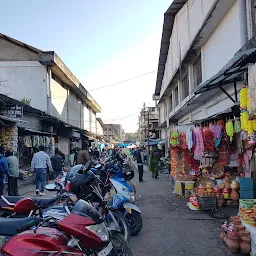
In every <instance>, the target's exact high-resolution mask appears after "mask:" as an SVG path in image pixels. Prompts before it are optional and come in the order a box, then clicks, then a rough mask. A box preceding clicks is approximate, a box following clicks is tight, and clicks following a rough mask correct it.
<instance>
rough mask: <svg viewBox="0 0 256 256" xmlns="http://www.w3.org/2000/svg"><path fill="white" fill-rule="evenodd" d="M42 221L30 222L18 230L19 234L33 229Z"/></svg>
mask: <svg viewBox="0 0 256 256" xmlns="http://www.w3.org/2000/svg"><path fill="white" fill-rule="evenodd" d="M39 222H40V221H39V220H37V219H34V220H31V221H30V222H28V223H27V224H25V225H23V226H21V227H19V228H17V233H21V232H23V231H25V230H28V229H30V228H32V227H33V226H36V225H37V224H38V223H39Z"/></svg>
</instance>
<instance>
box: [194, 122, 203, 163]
mask: <svg viewBox="0 0 256 256" xmlns="http://www.w3.org/2000/svg"><path fill="white" fill-rule="evenodd" d="M194 135H195V139H196V144H195V153H194V158H195V159H197V160H199V159H200V158H201V157H202V156H203V154H204V142H203V136H202V128H200V127H196V128H195V129H194Z"/></svg>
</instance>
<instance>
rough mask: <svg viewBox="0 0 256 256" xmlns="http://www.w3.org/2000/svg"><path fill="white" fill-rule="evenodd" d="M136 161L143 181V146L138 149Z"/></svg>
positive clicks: (140, 178)
mask: <svg viewBox="0 0 256 256" xmlns="http://www.w3.org/2000/svg"><path fill="white" fill-rule="evenodd" d="M135 157H136V161H137V166H138V171H139V182H143V161H144V153H143V149H142V147H140V148H139V149H137V150H136V156H135Z"/></svg>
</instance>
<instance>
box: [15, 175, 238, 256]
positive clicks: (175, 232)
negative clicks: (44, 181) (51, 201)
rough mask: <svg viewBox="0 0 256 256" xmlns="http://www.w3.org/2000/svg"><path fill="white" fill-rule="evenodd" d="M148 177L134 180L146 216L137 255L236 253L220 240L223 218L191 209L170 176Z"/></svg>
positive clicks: (30, 192)
mask: <svg viewBox="0 0 256 256" xmlns="http://www.w3.org/2000/svg"><path fill="white" fill-rule="evenodd" d="M144 180H145V182H144V183H139V182H138V178H137V177H135V178H134V179H133V183H134V184H135V185H136V189H137V197H138V202H137V204H138V206H139V208H140V209H141V211H142V217H143V228H142V230H141V232H140V234H139V235H138V236H136V237H132V239H131V246H132V249H133V252H134V256H187V255H189V256H229V255H233V254H232V253H231V252H230V251H229V250H228V249H227V248H226V246H225V245H223V243H222V242H220V241H219V239H218V238H219V234H220V231H219V230H218V228H219V227H220V226H221V223H222V220H217V219H216V218H211V217H210V216H209V215H208V214H205V213H203V212H194V211H191V210H190V209H189V208H188V207H187V206H186V203H187V200H186V199H182V198H177V197H175V195H174V194H173V192H172V188H171V183H170V182H169V180H168V175H166V174H162V175H160V178H159V179H153V178H152V177H151V176H150V173H149V172H148V171H146V172H145V174H144ZM20 193H21V194H23V195H26V196H34V195H35V185H29V186H26V187H23V188H21V189H20ZM46 194H47V195H46V197H51V196H52V195H53V193H52V192H46Z"/></svg>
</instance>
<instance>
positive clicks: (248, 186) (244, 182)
mask: <svg viewBox="0 0 256 256" xmlns="http://www.w3.org/2000/svg"><path fill="white" fill-rule="evenodd" d="M239 182H240V191H242V190H253V180H252V178H240V180H239Z"/></svg>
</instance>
